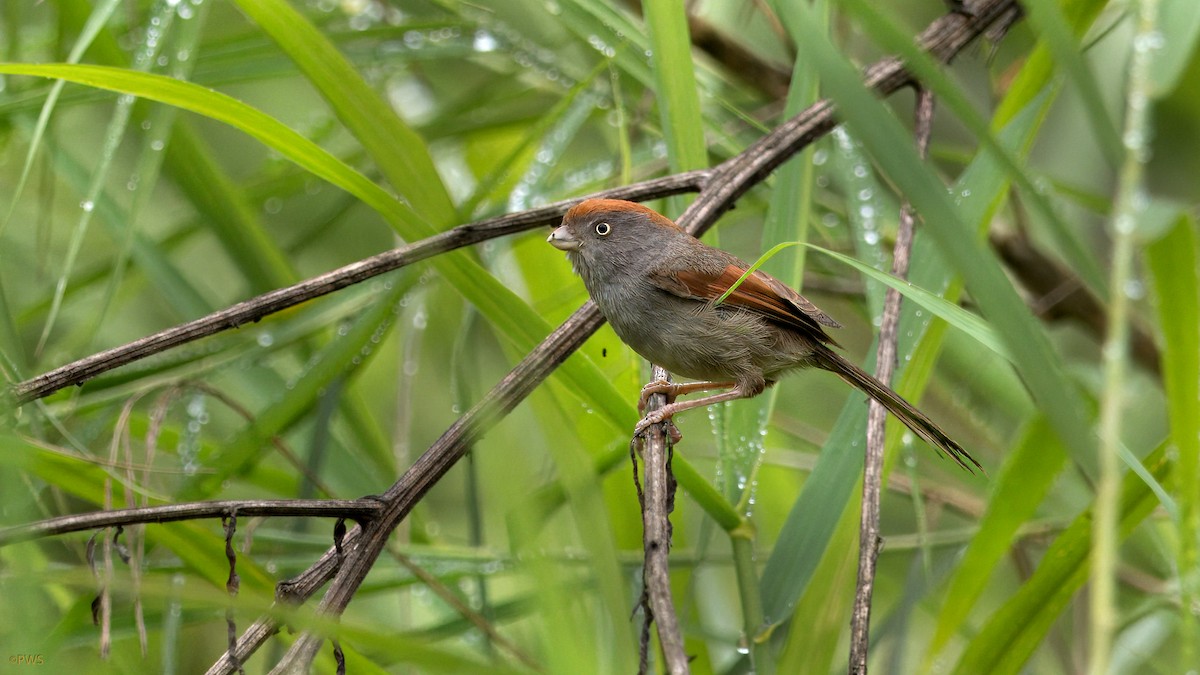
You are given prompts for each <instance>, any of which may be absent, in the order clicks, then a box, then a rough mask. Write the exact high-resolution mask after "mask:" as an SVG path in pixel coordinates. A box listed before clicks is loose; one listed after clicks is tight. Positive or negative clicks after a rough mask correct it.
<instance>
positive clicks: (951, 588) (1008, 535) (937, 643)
mask: <svg viewBox="0 0 1200 675" xmlns="http://www.w3.org/2000/svg"><path fill="white" fill-rule="evenodd" d="M1066 459H1067V455H1066V451H1065V450H1064V448H1063V446H1062V443H1061V442H1060V441H1059V440H1058V438H1057V437H1056V436H1055V435H1054V432H1053V431H1052V430H1051V429H1050V427H1049V426H1048V425H1047V424H1046V420H1045V418H1044V417H1038V418H1036V419H1035V420H1034V421H1033V423H1032V424H1030V425H1029V426H1028V427H1027V428H1026V429H1025V432H1024V433H1023V434H1022V435H1021V439H1020V440H1018V441H1017V443H1016V444H1015V446H1014V448H1013V450H1012V452H1010V453H1008V454H1007V455H1006V457H1005V461H1004V467H1003V468H1002V469H1001V470H1000V473H999V475H997V476H996V484H995V488H994V489H993V491H992V494H991V495H989V497H988V509H987V512H986V513H984V515H983V519H982V520H980V522H979V532H978V534H976V535H975V536H974V537H973V538H972V539H971V543H970V544H969V545H968V546H967V550H966V552H965V553H964V554H963V556H962V558H961V559H960V560H959V561H958V563H957V564H956V565H955V568H954V574H953V575H952V576H951V578H950V581H949V583H948V584H947V586H946V592H945V596H944V597H945V601H944V602H943V604H942V606H941V609H940V610H939V611H938V614H937V628H936V629H935V631H934V633H933V638H932V639H931V640H930V643H929V647H928V650H927V651H926V653H925V662H924V666H923V670H929V669H931V668H932V666H933V662H934V659H936V658H937V656H938V654H939V653H940V652H941V651H942V649H943V648H944V647H945V646H946V644H947V643H949V641H950V639H951V638H952V637H954V635H955V634H957V633H958V632H960V631H961V630H962V626H963V623H964V622H965V621H966V619H967V615H968V613H969V612H970V611H971V608H972V607H974V606H975V602H976V600H978V599H979V597H980V596H981V595H982V594H983V591H984V589H985V588H986V586H987V583H988V580H989V579H991V577H992V573H993V572H994V571H995V569H996V566H997V565H998V564H999V563H1000V562H1001V560H1002V559H1003V558H1004V556H1006V555H1007V554H1008V552H1009V550H1010V548H1011V546H1012V543H1011V542H1012V541H1013V536H1014V535H1015V534H1016V532H1017V530H1018V529H1019V528H1020V527H1021V525H1023V524H1025V523H1026V522H1027V521H1028V520H1029V519H1030V518H1031V517H1033V515H1034V514H1035V513H1036V511H1037V507H1038V505H1039V504H1041V503H1042V499H1043V498H1044V497H1045V496H1046V493H1047V491H1049V489H1050V487H1051V485H1052V484H1053V481H1054V479H1055V478H1056V477H1057V476H1058V475H1059V473H1060V472H1061V471H1062V468H1063V466H1064V464H1065V463H1066Z"/></svg>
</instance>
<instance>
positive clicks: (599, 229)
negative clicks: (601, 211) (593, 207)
mask: <svg viewBox="0 0 1200 675" xmlns="http://www.w3.org/2000/svg"><path fill="white" fill-rule="evenodd" d="M609 232H612V225H609V224H608V223H596V234H598V235H600V236H601V237H607V236H608V233H609Z"/></svg>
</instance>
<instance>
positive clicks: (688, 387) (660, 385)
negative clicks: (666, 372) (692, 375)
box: [638, 380, 736, 414]
mask: <svg viewBox="0 0 1200 675" xmlns="http://www.w3.org/2000/svg"><path fill="white" fill-rule="evenodd" d="M735 384H736V383H734V382H680V383H676V382H668V381H666V380H654V381H653V382H650V383H649V384H647V385H646V386H644V387H642V395H641V396H639V397H638V412H639V413H642V414H644V413H645V412H646V403H647V402H648V401H649V399H650V397H651V396H653V395H654V394H666V395H667V403H668V404H671V403H674V402H675V397H676V396H683V395H685V394H691V393H693V392H697V391H710V390H712V389H729V388H730V387H733V386H735Z"/></svg>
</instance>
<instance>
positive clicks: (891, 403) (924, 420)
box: [815, 349, 983, 473]
mask: <svg viewBox="0 0 1200 675" xmlns="http://www.w3.org/2000/svg"><path fill="white" fill-rule="evenodd" d="M815 356H816V358H817V360H818V362H819V363H820V365H821V367H822V368H824V369H825V370H828V371H830V372H832V373H834V374H836V375H837V376H838V377H840V378H842V379H843V380H845V381H846V382H847V383H849V384H850V385H851V386H853V387H854V388H855V389H858V390H859V391H861V392H863V393H865V394H866V395H867V396H870V397H871V398H873V399H875V400H876V401H879V402H880V403H881V404H883V407H885V408H887V409H888V412H890V413H892V414H893V415H895V416H896V417H897V418H899V420H900V421H901V422H904V426H906V427H908V428H909V429H912V432H913V433H914V434H916V435H918V436H920V437H921V438H922V439H923V440H924V441H925V442H926V443H929V444H930V445H932V446H934V447H935V448H937V449H939V450H941V451H942V452H943V453H945V454H946V455H947V456H948V457H950V459H953V460H954V461H955V462H957V463H958V465H959V466H961V467H962V468H964V469H966V470H967V471H970V472H971V473H974V472H975V469H972V468H971V465H974V466H975V467H976V468H978V469H980V470H981V471H982V470H983V467H982V466H981V465H980V464H979V462H977V461H975V458H974V457H972V456H971V455H970V454H969V453H968V452H967V451H966V450H963V448H962V446H961V445H959V444H958V443H956V442H954V440H953V439H951V438H950V437H949V436H947V435H946V432H944V431H942V429H941V427H939V426H938V425H936V424H934V423H933V420H931V419H929V418H928V417H927V416H926V415H925V413H923V412H921V411H920V410H917V409H916V408H915V407H914V406H913V405H912V404H911V403H909V402H908V401H906V400H904V398H903V397H901V396H900V394H897V393H896V392H894V391H892V390H891V389H890V388H889V387H888V386H887V385H885V384H884V383H882V382H880V381H879V380H877V379H875V377H873V376H872V375H871V374H870V373H868V372H867V371H865V370H863V369H862V368H859V367H858V366H856V365H854V364H853V363H850V362H849V361H847V360H846V359H844V358H842V356H841V355H839V354H837V353H836V352H834V351H833V350H830V349H820V350H818V351H817V353H816V355H815ZM968 462H969V463H970V464H968Z"/></svg>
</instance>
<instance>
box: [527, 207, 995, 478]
mask: <svg viewBox="0 0 1200 675" xmlns="http://www.w3.org/2000/svg"><path fill="white" fill-rule="evenodd" d="M547 241H548V242H549V243H550V245H552V246H554V247H555V248H557V249H560V250H563V251H566V252H567V258H568V259H569V260H570V261H571V265H572V266H573V267H574V269H575V272H576V273H577V274H578V275H579V276H580V277H582V278H583V284H584V286H586V287H587V291H588V294H589V295H591V296H592V299H593V300H595V301H596V304H597V305H598V306H599V307H600V311H601V312H602V313H603V314H604V317H605V318H606V319H608V322H609V323H610V324H612V327H613V330H614V331H616V333H617V335H618V336H619V337H620V338H621V339H622V340H623V341H624V342H625V344H627V345H629V346H630V347H631V348H632V349H633V351H635V352H637V353H638V354H639V355H641V356H642V357H643V358H646V359H648V360H649V361H651V362H653V363H656V364H658V365H660V366H662V367H663V368H665V369H667V370H668V371H670V372H672V373H674V374H676V375H679V376H682V377H686V378H689V379H692V380H698V381H697V382H688V383H680V384H670V383H666V382H657V383H651V384H649V385H647V387H646V388H645V389H643V395H642V397H643V401H644V400H645V397H646V396H648V395H649V394H652V393H667V394H668V395H670V397H671V398H672V399H673V398H674V397H675V396H676V395H679V394H687V393H691V392H696V391H706V390H717V389H727V391H724V392H721V393H718V394H711V395H708V396H704V397H701V398H697V399H693V400H689V401H677V402H675V401H673V402H671V403H669V404H667V405H666V406H663V407H662V408H659V409H658V410H656V411H653V412H651V413H650V414H648V415H646V417H644V418H643V419H642V420H641V422H639V423H638V426H637V428H636V429H635V432H637V433H640V432H642V431H644V430H645V429H646V428H647V427H648V426H650V425H652V424H657V423H659V422H662V421H664V420H666V419H668V418H670V417H671V416H672V415H674V414H675V413H678V412H681V411H684V410H689V409H691V408H697V407H701V406H706V405H711V404H713V403H719V402H721V401H730V400H733V399H738V398H750V397H752V396H757V395H758V394H761V393H762V392H763V391H764V390H765V389H766V388H767V387H769V386H771V385H772V384H774V383H775V381H776V380H777V379H778V378H779V376H780V375H783V374H784V373H785V372H787V371H789V370H792V369H795V368H821V369H824V370H828V371H830V372H832V373H834V374H836V375H837V376H838V377H840V378H842V379H843V380H845V381H846V382H848V383H850V384H851V385H852V386H854V387H855V388H857V389H859V390H860V391H862V392H863V393H865V394H867V395H868V396H870V397H871V398H874V399H875V400H877V401H879V402H880V403H882V404H883V406H884V407H885V408H887V409H888V410H889V411H891V413H892V414H893V415H895V416H896V417H898V418H900V421H901V422H904V424H905V425H907V426H908V428H909V429H912V431H913V433H915V434H916V435H918V436H920V437H921V438H923V439H924V440H925V441H926V442H928V443H929V444H931V445H933V446H935V447H937V448H938V449H939V450H941V451H942V452H944V453H945V454H946V455H948V456H949V457H950V458H951V459H953V460H954V461H955V462H957V463H958V464H959V465H960V466H962V467H963V468H964V469H967V470H968V471H970V470H972V469H971V466H970V465H968V462H969V463H970V464H972V465H974V466H976V467H979V468H982V467H980V465H979V462H977V461H975V459H974V458H973V457H971V455H969V454H968V453H967V452H966V451H965V450H963V449H962V447H961V446H960V445H959V444H958V443H955V442H954V441H953V440H951V439H950V437H949V436H947V435H946V433H945V432H943V431H942V430H941V429H940V428H939V427H938V426H937V425H936V424H934V423H933V421H932V420H930V419H929V418H928V417H926V416H925V414H924V413H922V412H921V411H919V410H917V409H916V408H914V407H913V406H912V404H910V403H909V402H908V401H905V400H904V399H903V398H901V397H900V395H899V394H897V393H896V392H894V391H892V390H891V389H890V388H888V387H887V385H885V384H883V383H882V382H880V381H879V380H877V379H875V378H874V377H872V376H871V375H870V374H868V373H867V372H866V371H864V370H863V369H861V368H859V367H858V366H856V365H854V364H853V363H850V362H849V361H847V360H846V359H844V358H843V357H842V356H840V355H839V354H837V353H836V352H834V351H833V350H832V349H831V348H830V347H831V346H837V343H836V342H834V340H833V338H831V337H829V335H827V334H826V333H825V328H824V326H828V327H831V328H837V327H839V326H840V324H838V322H836V321H834V320H833V319H831V318H829V316H827V315H826V314H825V313H824V312H822V311H821V310H820V309H818V308H817V306H816V305H814V304H813V303H811V302H809V301H808V300H807V299H806V298H805V297H804V296H802V295H800V294H799V293H797V292H796V291H794V290H792V289H791V288H789V287H788V286H787V285H785V284H784V283H783V282H781V281H779V280H778V279H775V278H774V277H772V276H771V275H769V274H766V273H765V272H761V271H755V272H754V273H753V274H751V275H750V276H748V277H746V279H745V280H743V281H742V283H741V284H740V285H739V286H738V287H737V288H736V289H735V290H734V291H733V293H731V294H730V295H729V296H728V297H727V298H725V300H724V301H722V302H721V303H717V302H716V300H717V299H718V298H719V297H720V296H721V295H722V294H723V293H725V291H727V290H728V289H729V287H730V286H732V285H733V284H734V282H736V281H737V280H738V279H739V278H741V276H742V275H743V274H745V272H746V270H747V269H748V268H749V265H747V264H746V263H745V262H743V261H742V260H740V259H738V258H737V257H735V256H733V255H731V254H729V253H726V252H725V251H722V250H720V249H717V248H713V247H711V246H709V245H707V244H705V243H704V242H702V241H700V240H699V239H697V238H695V237H693V236H692V235H690V234H688V233H687V232H685V231H684V230H683V229H682V228H681V227H679V226H678V225H676V224H675V223H674V222H672V221H671V220H670V219H669V218H667V217H665V216H663V215H661V214H659V213H656V212H655V211H653V210H651V209H649V208H646V207H645V206H642V205H641V204H636V203H633V202H627V201H621V200H616V199H588V200H586V201H584V202H581V203H580V204H578V205H576V206H575V207H573V208H572V209H571V210H570V211H568V212H567V215H566V216H565V217H564V218H563V221H562V225H561V226H559V227H558V228H557V229H556V230H554V232H552V233H551V234H550V237H549V238H548V239H547Z"/></svg>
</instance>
